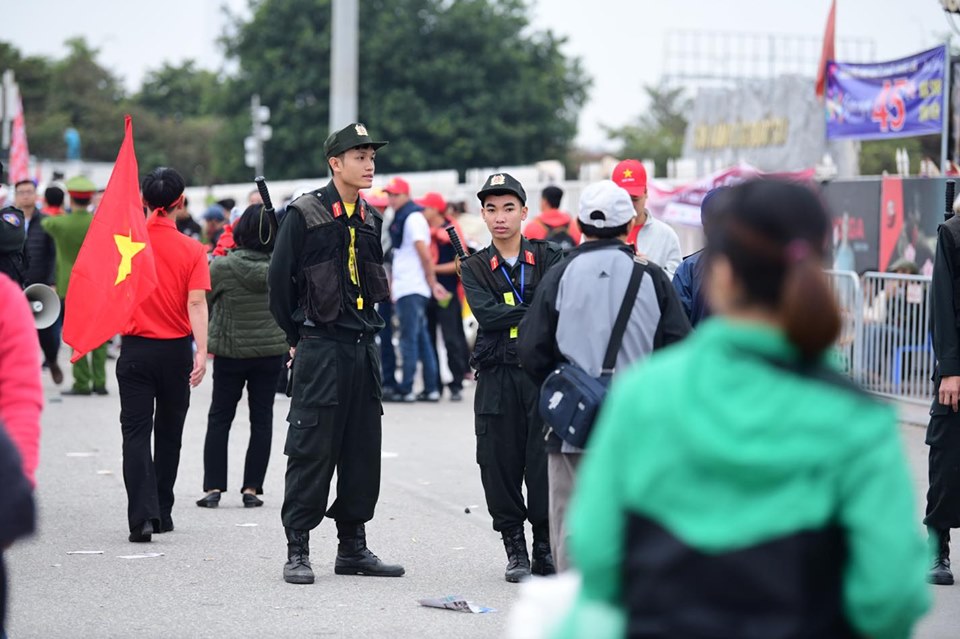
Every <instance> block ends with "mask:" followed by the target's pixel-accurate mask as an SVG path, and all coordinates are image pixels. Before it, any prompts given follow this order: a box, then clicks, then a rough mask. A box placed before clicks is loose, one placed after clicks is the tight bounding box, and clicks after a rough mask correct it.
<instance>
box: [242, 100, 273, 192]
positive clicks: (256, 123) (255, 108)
mask: <svg viewBox="0 0 960 639" xmlns="http://www.w3.org/2000/svg"><path fill="white" fill-rule="evenodd" d="M269 121H270V107H268V106H265V105H261V104H260V94H259V93H254V94H253V95H252V96H250V124H251V128H250V133H251V134H250V135H249V136H248V137H247V138H245V139H244V141H243V150H244V151H245V152H246V153H245V160H246V165H247V166H249V167H251V168H252V169H253V170H254V175H263V143H264V142H266V141H267V140H269V139H270V138H271V137H273V128H272V127H271V126H270V125H269V124H267V122H269Z"/></svg>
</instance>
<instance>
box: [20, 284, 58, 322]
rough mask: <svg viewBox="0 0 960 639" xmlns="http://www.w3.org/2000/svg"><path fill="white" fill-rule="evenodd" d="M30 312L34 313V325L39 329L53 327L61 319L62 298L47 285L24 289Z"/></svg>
mask: <svg viewBox="0 0 960 639" xmlns="http://www.w3.org/2000/svg"><path fill="white" fill-rule="evenodd" d="M23 294H24V295H26V296H27V301H28V302H29V303H30V310H32V311H33V323H34V324H35V325H36V327H37V328H38V329H40V328H49V327H50V326H53V324H54V322H56V321H57V318H58V317H60V296H59V295H57V294H56V292H55V291H54V290H53V289H52V288H50V287H49V286H47V285H45V284H31V285H30V286H28V287H27V288H26V289H24V291H23Z"/></svg>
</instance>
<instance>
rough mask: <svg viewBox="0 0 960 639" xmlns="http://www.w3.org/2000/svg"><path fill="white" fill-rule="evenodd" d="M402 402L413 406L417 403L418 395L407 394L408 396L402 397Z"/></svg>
mask: <svg viewBox="0 0 960 639" xmlns="http://www.w3.org/2000/svg"><path fill="white" fill-rule="evenodd" d="M400 401H401V402H403V403H405V404H412V403H413V402H415V401H417V394H416V393H414V392H410V393H407V394H406V395H403V396H402V398H401V399H400Z"/></svg>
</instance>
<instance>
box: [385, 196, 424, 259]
mask: <svg viewBox="0 0 960 639" xmlns="http://www.w3.org/2000/svg"><path fill="white" fill-rule="evenodd" d="M422 210H423V207H422V206H420V205H419V204H417V203H416V202H414V201H413V200H410V201H409V202H407V203H406V204H404V205H403V206H401V207H400V208H399V209H397V210H396V211H394V212H393V222H391V223H390V228H389V229H388V230H389V231H390V243H391V244H392V245H393V248H394V249H398V248H400V245H401V244H403V227H404V225H405V224H406V223H407V218H408V217H410V214H411V213H414V212H416V211H422Z"/></svg>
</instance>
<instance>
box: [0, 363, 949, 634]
mask: <svg viewBox="0 0 960 639" xmlns="http://www.w3.org/2000/svg"><path fill="white" fill-rule="evenodd" d="M110 375H111V377H110V382H109V385H110V390H111V393H112V394H111V395H110V396H107V397H90V398H70V397H68V398H64V401H63V402H61V403H50V404H48V405H47V408H46V410H45V413H44V418H43V426H44V433H43V442H42V449H41V466H40V471H39V475H38V482H39V488H38V500H39V503H40V509H41V524H40V525H41V528H40V533H39V534H38V535H37V536H36V537H35V538H33V539H31V540H30V541H27V542H23V543H20V544H18V545H17V546H15V547H14V548H13V549H12V550H11V551H9V552H8V554H7V560H8V564H9V568H10V573H11V575H10V576H11V581H12V601H11V611H10V618H9V620H8V622H9V634H10V637H11V639H26V638H28V637H119V636H133V635H135V636H139V637H280V636H284V637H291V636H296V637H320V636H331V637H391V639H401V638H407V637H411V638H413V637H445V638H447V637H450V638H459V637H463V638H472V637H478V638H479V637H496V636H501V635H502V634H503V628H504V624H505V621H506V611H507V610H509V606H510V603H511V601H512V599H513V597H514V596H515V593H516V586H514V585H511V584H507V583H505V582H504V581H503V566H504V555H503V549H502V546H501V544H500V541H499V538H498V537H497V535H496V534H495V533H494V532H493V531H492V530H491V528H490V518H489V516H488V515H487V513H486V509H485V508H484V507H483V505H482V504H483V492H482V488H481V486H480V479H479V472H478V470H477V467H476V464H475V463H474V438H473V421H472V411H471V406H472V404H471V401H470V400H471V399H472V394H470V393H469V392H468V393H467V397H466V401H464V402H463V403H461V404H451V403H448V402H446V401H445V402H443V403H441V404H439V405H422V404H421V405H413V406H405V405H387V407H386V411H387V414H386V416H385V419H384V442H383V450H384V459H383V485H382V490H381V497H380V503H379V507H378V510H377V517H376V519H375V520H374V521H373V522H372V523H371V524H370V525H369V526H368V536H369V541H370V545H371V548H373V550H374V551H375V552H377V553H378V554H379V555H380V556H382V557H383V558H384V559H386V560H389V561H398V562H402V563H403V564H404V565H405V566H406V568H407V575H406V576H405V577H403V578H401V579H374V578H364V577H341V576H336V575H334V574H333V559H334V556H335V553H336V532H335V529H334V527H333V525H332V522H324V523H323V524H321V526H320V528H318V529H317V530H316V531H315V532H314V535H313V540H312V543H311V547H312V552H313V565H314V570H315V572H316V573H317V577H318V578H317V583H316V584H314V585H312V586H291V585H287V584H285V583H284V582H283V581H282V579H281V568H282V565H283V562H284V560H285V545H284V543H285V542H284V537H283V530H282V528H281V526H280V516H279V510H280V502H281V495H282V489H283V467H284V458H283V455H282V446H283V436H284V428H283V427H282V425H283V423H284V422H283V417H285V414H286V410H287V406H288V401H289V400H287V399H286V398H278V401H277V406H276V415H275V423H276V424H277V427H276V429H275V432H274V438H273V446H274V449H273V456H272V463H271V467H270V469H269V472H268V476H267V480H266V484H265V494H264V495H263V499H264V500H265V502H266V505H265V506H264V507H263V508H259V509H244V508H243V507H242V506H241V503H240V496H239V493H238V492H237V491H238V489H239V481H240V478H241V473H242V468H241V465H242V460H243V453H244V449H245V445H246V435H247V433H248V429H247V426H246V424H247V422H246V415H247V414H246V411H245V409H243V408H242V409H241V411H240V412H239V413H238V417H237V421H236V422H235V424H236V430H235V437H234V439H233V440H232V441H231V443H230V461H231V466H230V474H229V476H230V481H231V485H230V489H231V490H232V491H233V492H230V493H229V494H228V495H225V496H224V498H223V501H222V502H221V506H220V508H219V509H216V510H206V509H201V508H197V507H196V506H194V504H193V501H194V500H195V499H197V498H199V497H200V496H201V488H202V486H201V481H202V454H203V450H202V448H203V437H204V431H205V423H206V420H205V415H206V409H207V407H208V406H209V403H210V391H211V381H210V379H209V376H208V379H207V380H205V381H204V383H203V384H202V385H201V386H200V388H198V389H197V390H196V391H195V392H194V395H193V407H192V409H191V411H190V413H189V415H188V418H187V425H186V429H185V435H184V446H183V457H182V461H181V466H180V478H179V481H178V483H177V499H178V502H177V505H176V507H175V508H174V511H173V517H174V521H175V523H176V530H175V531H174V532H173V533H170V534H165V535H158V536H155V537H154V541H153V542H152V543H150V544H131V543H129V542H127V540H126V536H127V530H126V517H125V509H126V497H125V493H124V490H123V480H122V476H121V458H120V432H119V423H118V417H117V416H118V414H119V400H118V399H117V396H116V383H115V381H114V378H113V377H112V362H111V371H110ZM47 391H48V393H49V394H50V395H53V394H54V391H53V389H52V387H50V386H48V387H47ZM903 432H904V436H905V439H906V442H907V445H908V449H909V451H910V456H911V460H912V462H913V464H914V468H915V473H916V477H917V482H916V484H917V490H918V495H920V496H922V493H923V491H924V490H925V481H924V475H925V472H926V468H925V449H924V447H923V438H922V432H921V431H920V430H919V429H917V428H915V427H905V428H904V431H903ZM468 507H469V509H470V513H469V514H467V513H465V512H464V509H465V508H468ZM250 524H254V525H250ZM78 550H88V551H89V550H92V551H102V554H98V555H70V554H68V553H69V552H71V551H78ZM142 552H161V553H163V556H162V557H156V558H146V559H122V558H120V557H121V556H124V555H131V554H137V553H142ZM877 560H878V561H881V560H882V558H881V557H878V559H877ZM447 594H462V595H465V596H467V597H468V598H469V599H471V600H472V601H475V602H476V603H478V604H482V605H486V606H491V607H493V608H496V609H497V610H498V612H495V613H491V614H485V615H472V614H464V613H457V612H450V611H442V610H433V609H427V608H422V607H420V606H419V605H418V604H417V599H418V598H422V597H431V596H441V595H447ZM936 595H937V604H936V609H935V610H934V612H933V613H932V614H931V615H930V616H929V618H928V619H927V620H926V621H925V622H924V624H923V626H922V627H921V629H920V631H919V632H918V633H917V635H916V636H917V637H922V638H923V639H954V638H955V637H957V636H960V630H958V629H957V620H958V619H960V587H957V588H941V589H938V591H937V593H936Z"/></svg>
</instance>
